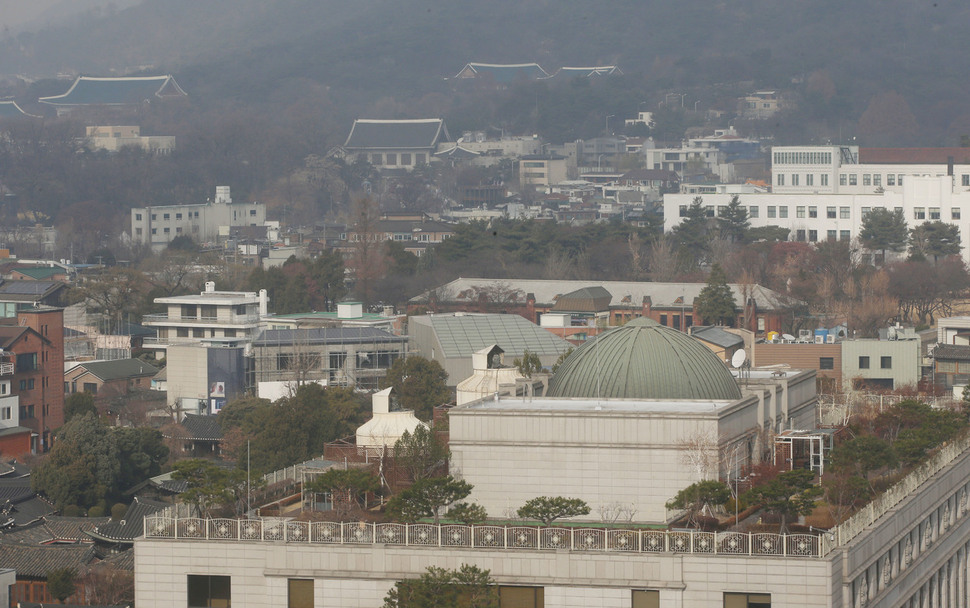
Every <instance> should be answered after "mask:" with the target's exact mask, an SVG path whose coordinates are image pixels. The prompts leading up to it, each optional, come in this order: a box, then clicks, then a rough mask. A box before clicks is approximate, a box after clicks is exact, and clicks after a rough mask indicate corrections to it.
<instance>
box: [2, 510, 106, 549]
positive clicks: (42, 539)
mask: <svg viewBox="0 0 970 608" xmlns="http://www.w3.org/2000/svg"><path fill="white" fill-rule="evenodd" d="M110 519H111V518H110V517H60V516H56V515H47V516H45V517H43V518H41V520H40V521H39V522H37V523H36V524H35V525H32V526H29V527H24V528H18V529H14V530H9V531H6V532H4V533H3V535H0V543H13V544H20V545H46V544H50V543H72V542H73V543H78V542H83V543H88V544H90V543H91V542H92V540H91V537H90V536H88V534H87V533H88V532H90V531H92V530H94V528H95V527H97V526H99V525H102V524H105V523H107V522H108V521H109V520H110Z"/></svg>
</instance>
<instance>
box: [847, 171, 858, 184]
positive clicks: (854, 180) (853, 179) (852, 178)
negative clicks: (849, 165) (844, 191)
mask: <svg viewBox="0 0 970 608" xmlns="http://www.w3.org/2000/svg"><path fill="white" fill-rule="evenodd" d="M849 185H850V186H858V185H859V178H858V176H857V175H856V174H855V173H850V174H849Z"/></svg>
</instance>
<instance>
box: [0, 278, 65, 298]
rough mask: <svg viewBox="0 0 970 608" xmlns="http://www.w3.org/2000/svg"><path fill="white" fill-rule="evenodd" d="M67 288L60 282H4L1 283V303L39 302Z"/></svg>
mask: <svg viewBox="0 0 970 608" xmlns="http://www.w3.org/2000/svg"><path fill="white" fill-rule="evenodd" d="M65 287H67V285H65V284H64V283H62V282H60V281H30V280H23V281H15V280H14V281H4V282H3V283H0V302H39V301H41V300H43V299H44V298H46V297H48V296H49V295H51V294H52V293H54V292H55V291H57V290H58V289H63V288H65Z"/></svg>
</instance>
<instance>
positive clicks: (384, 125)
mask: <svg viewBox="0 0 970 608" xmlns="http://www.w3.org/2000/svg"><path fill="white" fill-rule="evenodd" d="M448 141H451V135H449V134H448V127H447V126H445V121H444V120H443V119H441V118H418V119H411V120H377V119H369V118H358V119H357V120H355V121H354V124H353V126H352V127H351V128H350V134H349V135H348V136H347V141H346V142H345V143H344V145H343V153H344V154H345V158H346V160H347V162H348V163H353V162H354V161H356V160H357V159H362V160H366V161H367V162H369V163H370V164H372V165H374V166H375V167H377V168H378V169H382V170H384V169H404V170H411V169H413V168H414V167H416V166H418V165H426V164H428V163H429V162H430V161H431V159H432V158H433V157H434V153H435V151H436V150H437V149H438V144H440V143H442V142H448Z"/></svg>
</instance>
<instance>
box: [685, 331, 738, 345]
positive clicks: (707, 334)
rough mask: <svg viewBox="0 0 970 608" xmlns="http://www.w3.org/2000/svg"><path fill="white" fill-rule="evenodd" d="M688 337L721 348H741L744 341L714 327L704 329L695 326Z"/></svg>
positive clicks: (735, 335)
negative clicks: (690, 336)
mask: <svg viewBox="0 0 970 608" xmlns="http://www.w3.org/2000/svg"><path fill="white" fill-rule="evenodd" d="M690 335H692V336H694V337H695V338H698V339H700V340H703V341H705V342H710V343H711V344H714V345H716V346H720V347H722V348H731V347H732V346H741V345H742V344H744V339H743V338H742V337H741V336H739V335H737V334H732V333H731V332H729V331H724V329H723V328H720V327H717V326H715V325H709V326H706V327H705V326H698V325H695V326H694V327H692V328H691V330H690Z"/></svg>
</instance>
